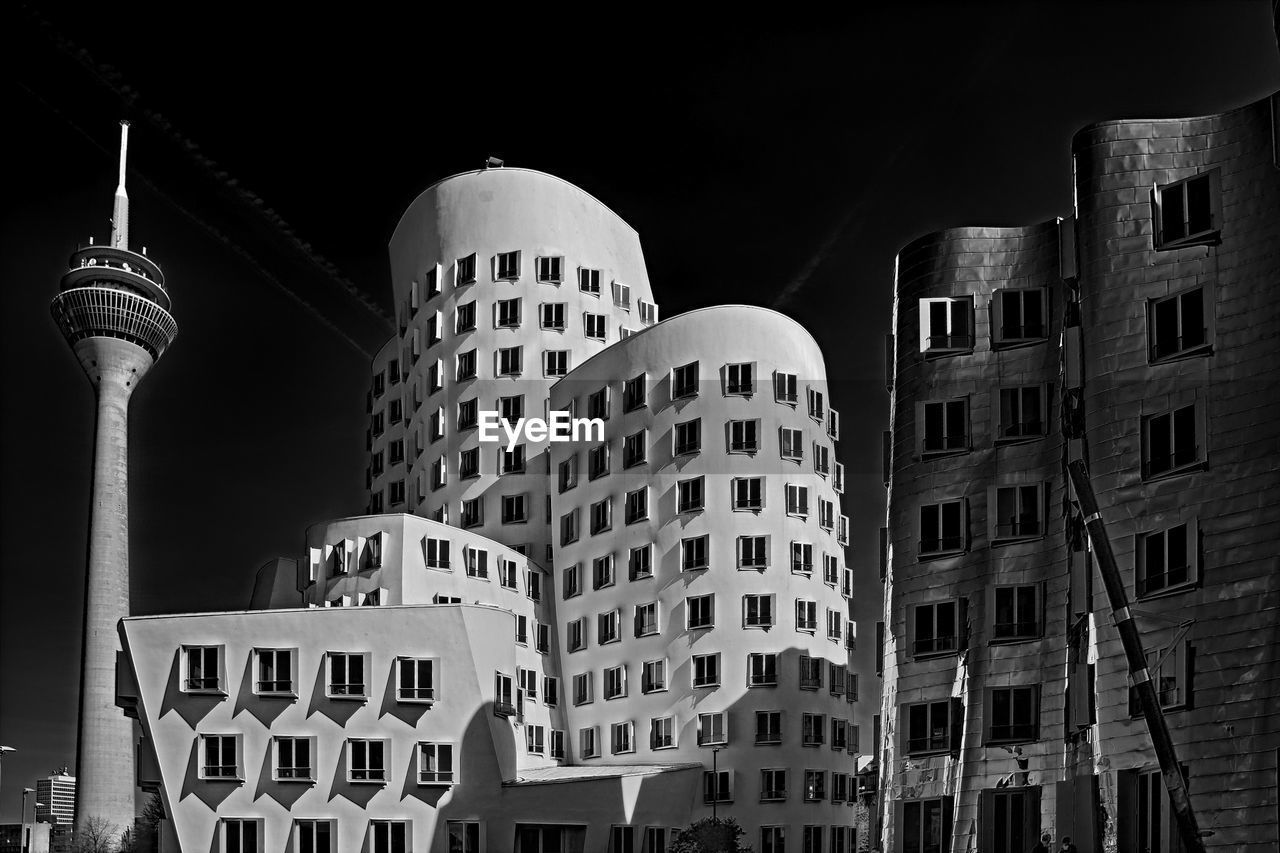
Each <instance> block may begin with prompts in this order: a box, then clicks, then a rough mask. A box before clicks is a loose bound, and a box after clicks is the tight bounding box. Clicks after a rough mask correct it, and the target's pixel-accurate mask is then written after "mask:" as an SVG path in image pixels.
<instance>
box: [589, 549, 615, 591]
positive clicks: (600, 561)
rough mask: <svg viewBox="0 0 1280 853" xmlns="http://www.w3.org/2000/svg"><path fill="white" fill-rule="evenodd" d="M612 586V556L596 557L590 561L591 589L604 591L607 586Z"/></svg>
mask: <svg viewBox="0 0 1280 853" xmlns="http://www.w3.org/2000/svg"><path fill="white" fill-rule="evenodd" d="M613 584H614V573H613V555H612V554H605V555H604V556H603V557H596V558H595V559H594V560H592V561H591V587H592V589H604V588H605V587H607V586H613Z"/></svg>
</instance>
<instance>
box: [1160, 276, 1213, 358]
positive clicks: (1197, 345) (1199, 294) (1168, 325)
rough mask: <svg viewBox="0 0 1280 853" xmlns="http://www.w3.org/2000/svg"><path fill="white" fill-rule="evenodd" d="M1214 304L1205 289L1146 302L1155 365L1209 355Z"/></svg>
mask: <svg viewBox="0 0 1280 853" xmlns="http://www.w3.org/2000/svg"><path fill="white" fill-rule="evenodd" d="M1212 320H1213V303H1212V302H1211V301H1210V291H1209V289H1208V288H1206V287H1197V288H1194V289H1192V290H1185V291H1183V292H1181V293H1175V294H1174V295H1173V296H1166V297H1164V298H1163V299H1152V300H1150V301H1148V302H1147V343H1148V345H1149V347H1150V357H1151V361H1152V362H1156V361H1161V360H1164V359H1170V358H1175V357H1178V356H1183V355H1208V354H1209V353H1210V351H1211V348H1210V347H1209V342H1210V326H1211V323H1212Z"/></svg>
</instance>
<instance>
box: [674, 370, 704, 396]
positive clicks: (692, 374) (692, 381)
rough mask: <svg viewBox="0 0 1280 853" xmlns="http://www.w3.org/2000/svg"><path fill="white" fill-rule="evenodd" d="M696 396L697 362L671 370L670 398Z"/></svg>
mask: <svg viewBox="0 0 1280 853" xmlns="http://www.w3.org/2000/svg"><path fill="white" fill-rule="evenodd" d="M696 396H698V362H696V361H694V362H690V363H689V364H684V365H681V366H680V367H677V368H674V369H673V370H672V371H671V399H673V400H678V399H680V398H682V397H696Z"/></svg>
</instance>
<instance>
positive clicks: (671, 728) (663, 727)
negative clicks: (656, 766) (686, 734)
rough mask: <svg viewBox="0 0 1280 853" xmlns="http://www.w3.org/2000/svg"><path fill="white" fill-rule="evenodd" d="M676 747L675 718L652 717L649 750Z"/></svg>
mask: <svg viewBox="0 0 1280 853" xmlns="http://www.w3.org/2000/svg"><path fill="white" fill-rule="evenodd" d="M675 745H676V719H675V717H654V718H653V719H651V720H650V721H649V748H650V749H671V748H673V747H674V746H675ZM650 849H653V848H650ZM659 849H664V850H665V849H666V848H665V847H662V848H659Z"/></svg>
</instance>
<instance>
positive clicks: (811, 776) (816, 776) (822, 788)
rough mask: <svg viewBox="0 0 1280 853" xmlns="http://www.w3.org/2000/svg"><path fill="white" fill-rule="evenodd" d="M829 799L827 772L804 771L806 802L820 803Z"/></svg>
mask: <svg viewBox="0 0 1280 853" xmlns="http://www.w3.org/2000/svg"><path fill="white" fill-rule="evenodd" d="M826 798H827V771H825V770H806V771H804V801H805V802H806V803H814V802H819V801H821V800H825V799H826Z"/></svg>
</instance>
